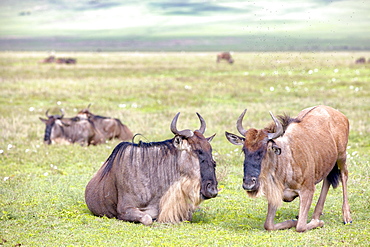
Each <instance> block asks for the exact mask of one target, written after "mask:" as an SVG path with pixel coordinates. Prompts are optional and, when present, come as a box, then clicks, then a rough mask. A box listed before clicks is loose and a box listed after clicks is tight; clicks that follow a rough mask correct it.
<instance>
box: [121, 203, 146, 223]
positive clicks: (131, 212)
mask: <svg viewBox="0 0 370 247" xmlns="http://www.w3.org/2000/svg"><path fill="white" fill-rule="evenodd" d="M119 211H120V212H118V216H117V219H119V220H124V221H130V222H141V223H143V224H144V225H151V224H152V223H153V219H152V217H151V216H150V215H149V214H146V213H144V212H142V211H140V210H139V209H138V208H135V207H126V208H123V210H119Z"/></svg>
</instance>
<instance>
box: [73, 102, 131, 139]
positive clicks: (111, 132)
mask: <svg viewBox="0 0 370 247" xmlns="http://www.w3.org/2000/svg"><path fill="white" fill-rule="evenodd" d="M89 107H90V105H89V106H88V107H87V108H86V109H83V110H81V111H80V112H79V113H78V114H77V117H79V118H80V119H88V120H90V121H91V122H93V123H94V125H95V127H96V128H97V129H98V130H100V132H101V133H102V134H103V135H104V137H105V138H106V139H107V140H111V139H113V138H118V139H120V140H122V141H127V140H132V137H133V134H132V132H131V130H130V129H129V128H128V127H127V126H126V125H125V124H122V122H121V121H120V120H119V119H117V118H110V117H103V116H99V115H94V114H92V113H91V112H90V111H89Z"/></svg>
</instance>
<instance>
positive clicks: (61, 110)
mask: <svg viewBox="0 0 370 247" xmlns="http://www.w3.org/2000/svg"><path fill="white" fill-rule="evenodd" d="M59 111H60V112H61V113H62V116H60V118H63V117H64V111H63V109H60V110H59Z"/></svg>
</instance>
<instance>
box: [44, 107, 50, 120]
mask: <svg viewBox="0 0 370 247" xmlns="http://www.w3.org/2000/svg"><path fill="white" fill-rule="evenodd" d="M49 110H50V109H47V110H46V112H45V116H46V117H47V118H50V117H49V114H48V113H49Z"/></svg>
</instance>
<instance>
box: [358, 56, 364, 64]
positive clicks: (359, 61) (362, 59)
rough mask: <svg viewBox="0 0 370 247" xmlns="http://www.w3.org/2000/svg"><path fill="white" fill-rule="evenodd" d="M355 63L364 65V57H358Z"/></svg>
mask: <svg viewBox="0 0 370 247" xmlns="http://www.w3.org/2000/svg"><path fill="white" fill-rule="evenodd" d="M356 63H366V59H365V58H364V57H360V58H358V59H356Z"/></svg>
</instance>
